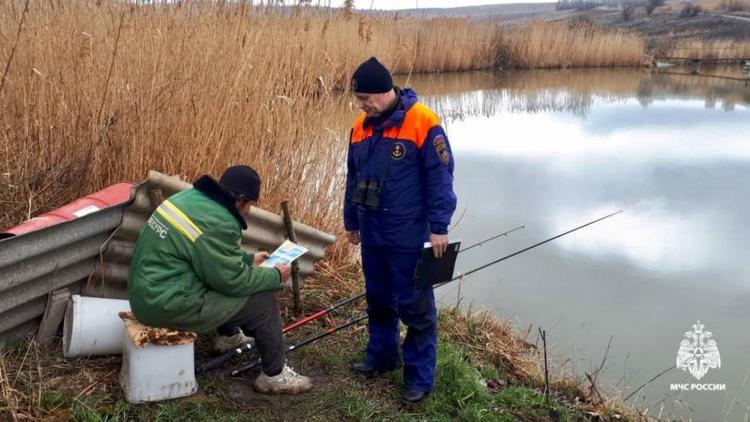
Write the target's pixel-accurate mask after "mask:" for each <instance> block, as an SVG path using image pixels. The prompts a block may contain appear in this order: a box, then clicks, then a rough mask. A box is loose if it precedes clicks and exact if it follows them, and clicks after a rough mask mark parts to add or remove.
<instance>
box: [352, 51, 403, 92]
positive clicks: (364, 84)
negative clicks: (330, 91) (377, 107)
mask: <svg viewBox="0 0 750 422" xmlns="http://www.w3.org/2000/svg"><path fill="white" fill-rule="evenodd" d="M392 89H393V79H392V78H391V72H390V71H389V70H388V69H387V68H386V67H385V66H383V64H382V63H380V62H379V61H378V59H376V58H375V57H370V58H369V59H368V60H367V61H366V62H364V63H362V64H361V65H359V67H358V68H357V70H355V71H354V75H352V91H353V92H359V93H362V94H382V93H384V92H388V91H390V90H392Z"/></svg>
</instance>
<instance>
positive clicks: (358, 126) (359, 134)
mask: <svg viewBox="0 0 750 422" xmlns="http://www.w3.org/2000/svg"><path fill="white" fill-rule="evenodd" d="M365 117H367V114H365V113H360V114H359V116H357V120H355V121H354V126H352V139H351V143H353V144H356V143H359V142H362V141H363V140H364V139H365V138H366V137H367V136H369V133H368V132H371V130H369V129H368V130H365V127H364V124H365Z"/></svg>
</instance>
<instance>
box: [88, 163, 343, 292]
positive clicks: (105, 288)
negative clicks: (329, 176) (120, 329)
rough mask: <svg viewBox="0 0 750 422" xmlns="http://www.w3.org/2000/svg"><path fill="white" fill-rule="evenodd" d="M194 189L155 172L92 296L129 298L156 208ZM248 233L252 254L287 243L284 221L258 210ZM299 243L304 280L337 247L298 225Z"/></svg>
mask: <svg viewBox="0 0 750 422" xmlns="http://www.w3.org/2000/svg"><path fill="white" fill-rule="evenodd" d="M190 187H192V185H191V184H189V183H186V182H183V181H181V180H180V179H178V178H176V177H171V176H166V175H164V174H161V173H158V172H155V171H151V172H149V174H148V180H146V181H145V182H144V183H142V184H141V185H139V186H137V187H136V189H135V200H134V201H133V204H132V205H131V206H130V207H128V209H127V210H126V211H125V215H124V217H123V219H122V225H121V226H120V228H119V229H118V230H117V231H116V233H115V234H114V236H113V237H112V240H111V241H110V242H109V245H108V247H107V250H106V251H105V253H104V254H103V256H102V262H100V263H99V265H97V268H96V272H95V273H94V275H93V276H92V277H91V281H90V282H89V283H88V286H87V288H86V294H88V295H91V296H99V297H109V298H117V299H124V298H125V297H127V292H126V288H127V280H128V265H129V263H130V258H131V256H132V255H133V249H134V248H135V241H136V240H137V239H138V233H139V232H140V230H141V228H142V227H143V226H144V225H145V224H146V220H147V219H148V217H149V216H150V215H151V213H152V212H153V211H154V209H156V207H157V206H158V205H159V204H160V203H161V202H162V201H163V200H164V198H167V197H169V196H170V195H172V194H174V193H176V192H179V191H181V190H185V189H188V188H190ZM247 226H248V229H247V230H245V231H244V233H242V247H243V249H245V250H247V251H248V252H256V251H258V250H259V249H267V250H268V251H271V252H272V251H273V250H274V249H275V248H276V247H277V246H278V245H280V244H281V243H282V242H284V240H285V239H286V236H285V233H286V232H285V229H284V219H283V217H282V216H281V215H279V214H274V213H271V212H268V211H265V210H262V209H260V208H256V207H254V208H253V209H252V211H251V213H250V217H249V218H248V219H247ZM294 231H295V234H296V235H297V242H298V243H299V244H301V245H303V246H305V247H306V248H308V249H309V250H310V251H309V252H308V253H307V254H305V255H303V256H302V257H301V258H300V264H299V267H300V273H301V274H302V275H303V277H306V276H309V275H311V274H312V273H313V271H314V265H315V261H317V260H319V259H320V258H322V257H323V255H324V254H325V248H326V247H327V246H328V245H330V244H331V243H333V241H334V240H335V238H334V236H333V235H331V234H328V233H324V232H321V231H320V230H316V229H314V228H312V227H310V226H307V225H304V224H301V223H294Z"/></svg>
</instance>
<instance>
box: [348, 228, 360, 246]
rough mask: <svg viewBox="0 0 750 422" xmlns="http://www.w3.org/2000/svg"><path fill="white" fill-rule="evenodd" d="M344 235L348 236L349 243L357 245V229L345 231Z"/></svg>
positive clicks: (358, 239)
mask: <svg viewBox="0 0 750 422" xmlns="http://www.w3.org/2000/svg"><path fill="white" fill-rule="evenodd" d="M346 236H347V237H348V238H349V243H351V244H352V245H359V241H360V238H359V230H353V231H350V232H346Z"/></svg>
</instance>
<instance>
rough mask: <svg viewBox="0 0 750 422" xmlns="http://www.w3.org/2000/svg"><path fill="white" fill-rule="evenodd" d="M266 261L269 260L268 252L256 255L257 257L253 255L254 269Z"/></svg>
mask: <svg viewBox="0 0 750 422" xmlns="http://www.w3.org/2000/svg"><path fill="white" fill-rule="evenodd" d="M266 259H268V252H258V253H256V254H255V255H253V267H257V266H258V265H260V264H262V263H263V261H265V260H266Z"/></svg>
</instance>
